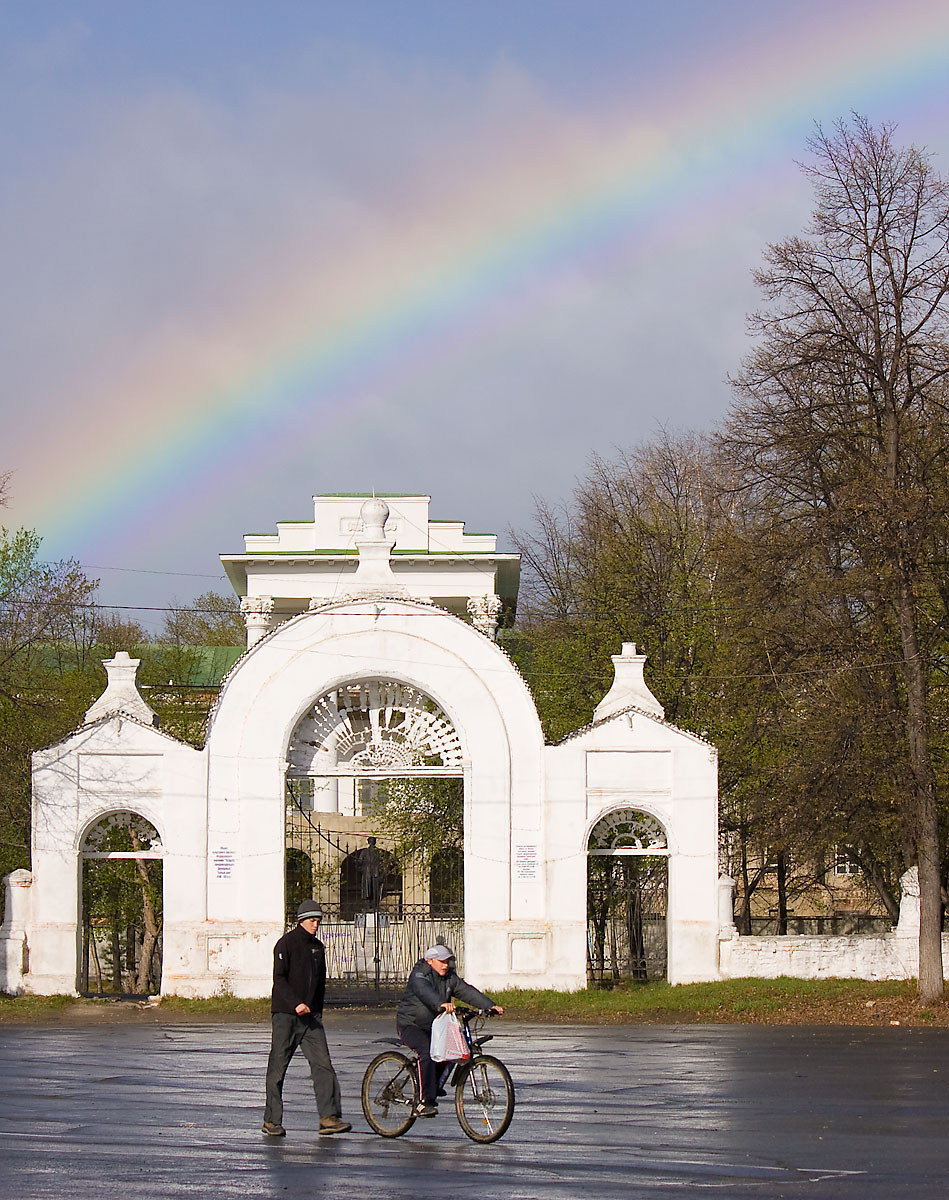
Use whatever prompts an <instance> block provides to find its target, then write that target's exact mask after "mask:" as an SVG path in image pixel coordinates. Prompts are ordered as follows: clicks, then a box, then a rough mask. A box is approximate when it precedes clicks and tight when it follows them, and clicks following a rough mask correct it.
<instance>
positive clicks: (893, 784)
mask: <svg viewBox="0 0 949 1200" xmlns="http://www.w3.org/2000/svg"><path fill="white" fill-rule="evenodd" d="M810 148H811V150H812V152H813V161H812V163H811V164H810V165H808V166H806V167H805V168H804V169H805V172H806V174H807V175H808V176H809V177H810V178H811V180H812V181H813V184H814V191H815V198H816V205H815V209H814V214H813V218H812V222H811V226H810V228H809V229H808V231H807V235H806V236H804V237H792V238H787V239H786V240H784V241H782V242H778V243H776V244H774V245H771V246H769V247H768V249H767V251H766V255H765V258H766V262H767V266H766V268H765V269H763V270H762V271H761V272H759V273H758V276H757V282H758V284H759V286H760V287H761V289H762V291H763V293H764V296H765V299H766V305H767V306H766V307H765V308H764V309H763V310H762V311H761V312H759V313H757V314H755V316H754V317H753V319H752V325H753V329H754V331H755V332H756V333H757V335H758V339H759V341H758V347H757V349H756V350H755V351H754V352H753V353H752V354H751V355H750V356H749V358H748V360H747V361H746V363H745V365H744V368H743V370H742V372H741V374H740V375H739V377H738V378H737V379H736V380H735V390H736V405H735V409H734V411H733V414H732V416H731V418H730V421H729V424H728V428H727V430H726V435H725V437H724V440H723V444H724V446H725V448H726V450H727V452H728V453H729V454H730V455H731V456H732V457H733V458H734V460H735V462H736V465H737V467H738V469H739V470H740V471H741V472H742V475H743V480H744V485H745V487H746V489H748V491H749V492H753V493H754V495H755V504H756V507H757V508H758V509H759V510H766V511H767V512H768V514H769V539H768V545H767V551H768V554H767V557H768V560H769V561H768V562H767V564H766V568H767V573H768V575H769V577H770V579H771V580H772V581H773V587H774V589H775V590H778V589H779V590H780V591H781V593H782V603H781V608H782V610H783V611H784V612H785V613H786V612H787V611H788V610H789V609H790V607H791V606H792V605H793V604H796V605H797V606H798V610H799V619H798V621H797V622H795V623H794V624H793V625H791V626H787V625H786V627H785V629H784V633H783V649H784V662H785V663H794V664H795V665H796V666H798V667H800V666H801V665H802V662H803V661H804V660H806V657H807V655H808V653H815V652H816V653H819V654H821V655H822V656H824V657H825V661H826V656H827V655H829V654H830V653H833V652H836V653H838V654H842V655H843V657H842V659H840V660H839V661H840V662H841V665H843V666H846V667H848V668H850V671H849V675H848V678H849V679H850V680H854V681H857V684H858V690H859V688H860V687H861V686H863V684H864V682H865V681H869V680H870V679H871V674H872V673H876V675H875V682H873V683H872V684H870V683H867V686H868V687H869V690H870V691H871V692H872V693H873V694H874V696H879V695H883V694H884V692H883V691H881V687H880V684H881V682H883V683H885V684H886V688H885V695H886V703H885V704H884V705H883V710H884V711H883V712H882V713H881V724H880V725H879V726H878V727H877V732H883V731H885V732H887V733H888V734H890V736H891V740H890V741H889V742H888V751H889V755H890V757H891V761H892V763H893V767H892V769H890V770H889V771H888V772H887V774H886V776H885V777H884V788H883V791H884V792H885V793H886V794H888V795H889V796H891V797H893V798H894V801H895V803H896V804H897V806H898V813H899V822H900V827H901V835H902V837H903V838H904V840H905V842H906V843H907V844H908V846H909V847H910V853H911V855H912V860H915V861H917V862H918V864H919V875H920V891H921V910H922V911H921V930H920V980H919V986H920V996H921V998H922V999H923V1000H924V1001H927V1002H931V1001H934V1000H936V999H938V998H939V997H941V996H942V993H943V971H942V958H941V936H940V935H941V925H942V911H941V888H940V826H939V807H938V803H937V794H936V771H935V765H934V746H935V744H936V743H937V742H938V741H939V739H940V736H941V734H940V731H939V730H938V729H937V722H936V718H935V714H934V711H933V697H932V690H931V687H932V680H933V678H934V676H935V675H936V674H937V672H939V671H940V670H941V669H942V666H941V664H942V661H943V659H944V654H945V645H946V632H947V600H949V589H947V584H946V578H947V573H946V558H945V548H946V544H947V519H946V518H947V513H949V489H947V465H949V425H947V420H946V415H947V410H946V399H947V390H946V377H947V373H949V308H947V303H946V299H947V291H949V188H947V185H946V184H945V183H944V182H943V181H942V180H941V179H940V178H939V176H938V175H937V174H936V173H935V172H934V170H933V168H932V164H931V162H930V159H929V157H928V156H927V155H926V154H925V153H923V152H922V151H920V150H917V149H915V148H912V147H910V148H908V149H903V148H900V147H899V146H897V144H896V143H895V140H894V134H893V129H892V127H890V126H882V127H880V128H875V127H873V126H871V125H870V124H869V122H868V121H867V120H866V119H864V118H863V117H859V116H857V117H854V118H853V120H852V121H851V122H849V123H845V122H841V123H839V124H838V125H836V126H835V127H834V129H833V130H832V131H831V132H829V133H825V132H824V131H823V130H818V132H817V135H816V136H815V138H814V139H813V140H812V142H811V144H810ZM874 659H875V660H876V663H877V664H880V665H879V666H876V665H874V666H873V671H872V672H871V670H870V667H871V664H872V663H873V660H874ZM861 671H863V672H864V674H861ZM887 672H888V673H889V675H888V678H884V676H885V674H886V673H887ZM846 707H847V708H848V709H849V710H850V711H851V712H852V713H853V712H854V709H855V706H853V705H847V706H846ZM891 714H896V715H897V716H898V727H899V728H898V733H897V729H896V728H895V726H894V724H893V722H892V721H891V720H890V716H891ZM855 715H858V714H856V713H855ZM845 724H846V723H844V725H845ZM872 729H873V725H872V723H869V722H867V721H861V722H860V723H859V728H857V729H856V730H855V734H856V736H857V737H858V738H860V737H862V738H863V744H864V746H866V744H867V740H866V735H867V733H869V732H871V730H872ZM838 736H839V732H838Z"/></svg>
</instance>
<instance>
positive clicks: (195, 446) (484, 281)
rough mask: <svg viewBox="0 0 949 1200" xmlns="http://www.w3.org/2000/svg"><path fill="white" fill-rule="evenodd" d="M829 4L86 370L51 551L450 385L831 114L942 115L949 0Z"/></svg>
mask: <svg viewBox="0 0 949 1200" xmlns="http://www.w3.org/2000/svg"><path fill="white" fill-rule="evenodd" d="M827 7H828V11H827V14H826V17H825V20H824V25H823V27H822V28H821V29H814V28H813V27H810V26H809V27H806V28H797V29H794V28H789V27H787V26H785V27H782V28H781V29H777V28H772V29H771V30H770V33H769V35H768V38H767V39H766V40H765V39H763V40H761V41H760V42H759V43H757V44H745V45H743V46H741V47H740V48H738V49H737V50H736V52H735V55H734V58H733V60H732V61H716V62H714V63H709V64H702V63H697V62H687V63H680V64H678V71H679V74H680V77H681V79H682V80H687V82H685V83H680V84H679V85H678V87H677V89H676V91H675V99H674V100H671V99H669V96H670V95H671V83H670V81H665V85H664V86H663V87H660V86H659V83H658V81H657V82H656V87H655V89H654V92H655V94H656V95H657V96H665V97H666V100H665V101H664V102H662V103H661V104H660V105H659V108H658V110H657V112H656V113H655V114H653V115H650V116H646V115H645V114H643V113H642V112H638V113H637V112H634V111H628V112H624V113H620V114H619V115H616V114H615V113H614V114H612V115H609V116H607V117H604V118H603V119H602V120H599V121H597V122H596V123H595V124H594V122H592V121H588V122H587V123H586V124H585V125H582V126H581V125H571V124H569V123H566V122H565V123H564V125H563V127H562V128H560V129H557V130H551V131H550V132H549V134H548V135H547V137H546V139H545V140H541V141H540V142H532V143H531V144H530V145H525V146H514V147H512V146H505V147H503V148H499V152H498V161H497V163H496V167H495V169H494V170H487V171H486V170H485V169H484V165H483V164H482V165H481V166H480V168H479V172H478V177H477V178H473V179H465V180H464V181H463V182H462V184H461V185H459V187H458V188H457V191H456V194H455V195H454V196H446V195H445V194H444V193H441V194H439V196H438V197H437V198H431V197H425V196H420V197H418V198H417V203H416V205H415V206H414V207H413V208H412V209H411V213H410V215H407V216H404V217H403V218H402V219H401V220H400V221H399V222H398V225H397V226H396V227H393V228H392V229H391V230H387V231H385V232H380V233H379V234H378V236H377V237H375V238H374V239H372V240H371V241H370V242H369V243H367V244H362V245H360V246H359V247H356V248H354V247H352V246H345V247H343V248H341V249H340V250H338V251H337V252H335V254H334V255H331V256H330V257H328V258H327V257H325V256H324V257H323V258H322V259H321V260H320V261H319V265H318V269H315V268H314V267H313V266H312V265H311V264H312V263H313V259H312V257H311V254H310V252H309V248H308V247H301V246H290V247H287V253H286V256H285V258H284V260H283V261H281V262H273V263H271V264H270V266H269V268H268V270H267V272H266V275H265V277H264V278H256V279H254V280H252V281H249V282H248V287H247V289H246V294H245V296H244V297H239V298H234V299H231V300H229V301H228V302H226V303H225V304H224V305H223V306H222V308H221V311H220V312H218V313H216V314H213V315H212V314H210V313H204V314H192V317H193V319H191V320H189V328H188V329H181V328H179V329H171V330H158V331H156V333H155V335H154V337H153V338H151V339H150V340H149V343H148V344H147V345H144V346H141V347H137V348H135V349H134V352H130V353H127V354H126V355H125V356H124V358H122V359H120V360H119V361H118V362H117V363H115V364H110V365H109V369H108V370H103V371H102V372H100V373H99V374H98V375H97V376H96V377H95V378H91V377H90V378H86V379H81V380H79V381H77V383H76V386H75V391H74V394H73V395H72V396H71V397H70V407H71V410H72V412H73V413H74V414H75V415H74V419H73V421H72V422H64V424H63V427H62V428H61V429H60V430H59V431H58V432H56V433H52V434H50V436H49V438H48V439H47V441H46V443H45V444H44V445H43V446H42V449H41V451H40V450H38V451H37V454H36V459H35V462H34V463H32V464H29V466H28V467H25V466H24V465H23V464H19V463H13V464H10V465H12V466H14V467H15V468H17V476H18V478H17V482H16V485H15V486H16V489H17V491H18V492H19V491H21V490H23V488H24V484H25V483H26V480H27V478H28V477H29V478H32V480H33V482H32V485H31V486H30V488H29V490H30V491H32V495H31V496H30V497H29V511H30V522H29V523H30V524H33V525H35V527H36V528H37V529H38V530H39V531H40V532H41V533H42V534H43V535H44V538H45V546H46V549H47V551H48V552H49V553H50V554H51V555H54V556H56V555H59V554H69V555H74V556H77V557H81V558H86V559H88V560H89V561H96V557H101V556H102V555H112V556H121V554H122V553H123V550H124V549H127V547H128V546H129V545H130V544H131V542H132V541H133V540H134V539H135V538H136V537H137V536H139V535H138V533H137V532H136V531H139V530H140V529H141V527H142V522H143V521H146V520H147V519H148V514H149V513H154V512H155V511H158V510H160V511H161V512H162V513H163V517H162V521H163V522H164V525H165V526H166V528H168V529H170V528H171V527H172V525H173V523H174V522H180V521H182V520H185V519H186V518H187V515H188V514H189V512H193V506H194V503H195V496H196V494H197V493H198V492H199V491H201V489H203V490H204V491H205V492H206V493H208V492H210V491H212V490H213V489H215V488H220V487H222V486H223V481H224V480H231V481H233V480H234V478H235V477H240V476H241V475H242V474H245V473H248V472H250V470H251V466H252V465H253V468H254V472H255V473H256V474H266V472H267V471H268V470H269V469H273V467H274V466H275V465H276V464H278V463H279V462H280V460H281V456H282V455H283V454H284V452H285V446H286V444H287V441H288V439H289V440H290V441H291V442H293V443H295V444H299V443H300V442H301V440H305V439H307V438H311V437H313V436H314V432H315V431H318V433H319V437H320V438H321V439H322V440H325V439H327V438H332V437H333V436H334V435H336V434H339V433H340V432H341V431H342V430H343V428H344V427H346V426H349V425H351V424H352V423H353V422H354V420H356V419H358V416H359V414H360V413H366V412H370V411H372V410H373V407H374V406H375V405H377V404H378V403H379V402H380V400H379V398H380V397H384V398H385V402H386V404H388V405H393V404H394V405H398V404H401V403H404V404H411V403H412V402H413V401H412V399H411V397H412V395H413V392H417V390H418V384H419V381H421V380H424V379H426V378H431V377H432V376H442V377H444V378H445V379H446V380H450V378H451V373H452V371H453V370H455V369H458V367H457V364H459V363H463V362H464V361H465V358H466V356H469V355H474V354H481V355H486V354H490V353H491V352H492V351H491V347H492V344H493V341H494V339H497V338H498V337H499V335H501V334H502V333H503V334H504V335H505V336H508V337H509V336H510V332H511V330H515V331H516V330H517V329H518V328H521V329H527V328H529V326H530V323H531V322H532V321H533V320H535V319H536V318H537V315H538V313H540V312H542V310H543V309H544V306H545V305H546V304H547V303H548V297H549V295H550V294H551V291H552V290H553V289H555V288H556V286H557V284H558V282H560V281H564V280H569V278H570V277H571V274H572V273H573V272H576V271H577V270H579V269H582V270H583V271H584V273H585V274H586V275H587V276H588V277H589V276H590V274H591V273H592V277H593V278H595V279H601V280H603V281H604V283H607V282H608V281H609V279H610V277H611V274H612V273H613V272H616V271H617V270H618V269H622V270H624V271H628V270H629V264H630V261H631V260H633V261H636V260H638V261H644V260H646V259H661V258H662V257H663V255H668V254H674V253H676V252H678V251H677V238H678V231H680V230H681V229H682V227H683V225H684V224H688V225H689V227H690V229H691V230H692V231H693V234H695V233H699V234H700V235H702V236H706V237H709V238H712V237H714V236H715V232H716V230H717V229H721V228H724V227H725V226H726V225H727V223H728V221H729V219H730V218H732V217H733V212H734V209H733V207H732V204H731V198H732V197H733V196H734V195H735V194H736V193H741V194H742V195H743V197H745V198H747V197H748V196H749V195H751V196H754V195H757V196H758V197H759V198H760V204H761V205H762V207H763V206H765V205H766V204H767V198H768V195H769V192H770V190H771V188H773V186H774V184H775V181H776V180H778V179H780V178H784V177H786V174H787V172H788V169H789V167H790V159H791V158H792V157H794V156H800V154H801V152H802V147H803V139H804V138H805V137H806V136H807V135H808V134H809V133H810V131H811V128H812V122H813V121H814V119H815V118H818V119H821V120H825V121H832V120H833V119H835V118H836V117H837V116H839V115H845V114H846V113H847V111H848V110H850V109H851V108H855V109H859V110H863V111H867V112H868V115H869V116H870V117H871V119H881V118H885V117H887V116H889V115H890V114H891V112H892V110H893V106H898V107H899V109H900V111H901V112H903V113H904V114H905V113H906V112H907V111H910V112H912V111H913V109H914V106H919V108H920V110H921V111H922V110H923V108H924V106H925V105H926V104H927V103H928V100H929V95H930V92H931V90H932V88H933V87H934V85H935V86H937V87H938V88H940V89H941V88H942V87H943V86H944V80H945V78H946V69H947V65H949V6H946V5H945V4H944V3H942V2H941V0H940V2H938V3H937V2H929V0H924V2H917V3H913V4H909V5H907V6H904V7H902V8H901V9H900V12H899V15H898V16H894V13H893V9H892V6H891V5H890V4H889V3H888V2H886V3H863V4H857V5H850V4H847V5H838V6H836V7H835V6H834V5H833V4H829V5H828V6H827ZM629 108H630V110H633V109H634V108H635V105H633V104H632V103H631V104H630V105H629ZM904 119H905V118H904ZM904 131H906V132H908V133H909V132H911V131H908V130H906V126H905V124H904ZM697 178H701V180H702V190H701V194H698V195H696V193H695V180H696V179H697ZM620 251H622V253H620ZM617 263H620V267H617ZM195 329H198V330H199V331H198V332H193V331H192V330H195ZM77 444H79V445H90V444H91V445H92V446H94V450H93V451H92V452H90V453H89V454H78V455H77V454H76V452H75V447H76V446H77ZM198 481H200V482H198ZM313 482H314V483H316V484H317V485H318V484H319V481H318V480H314V481H313ZM364 483H365V480H362V481H360V480H355V481H354V485H355V486H359V485H361V484H364ZM90 556H91V557H90Z"/></svg>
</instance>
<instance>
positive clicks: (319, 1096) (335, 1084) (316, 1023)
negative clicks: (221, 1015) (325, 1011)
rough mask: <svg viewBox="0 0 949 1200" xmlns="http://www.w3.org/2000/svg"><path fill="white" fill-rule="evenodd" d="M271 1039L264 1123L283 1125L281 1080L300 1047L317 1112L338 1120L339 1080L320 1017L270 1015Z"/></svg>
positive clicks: (339, 1113) (286, 1014)
mask: <svg viewBox="0 0 949 1200" xmlns="http://www.w3.org/2000/svg"><path fill="white" fill-rule="evenodd" d="M270 1021H271V1024H272V1026H273V1037H272V1041H271V1044H270V1058H269V1059H268V1060H267V1103H266V1107H265V1108H264V1120H265V1121H271V1122H273V1124H274V1125H281V1124H282V1123H283V1080H284V1076H285V1075H286V1073H287V1068H288V1067H289V1066H290V1059H291V1058H293V1055H294V1053H295V1051H296V1049H297V1047H298V1046H299V1048H300V1049H301V1050H302V1051H303V1057H304V1058H305V1059H306V1061H307V1062H308V1063H309V1064H310V1075H311V1076H312V1079H313V1091H314V1093H315V1095H316V1109H317V1112H318V1113H319V1114H320V1116H321V1117H338V1116H340V1115H341V1113H342V1105H341V1103H340V1094H339V1080H338V1079H337V1078H336V1072H335V1071H334V1070H333V1064H332V1062H331V1060H330V1052H329V1047H328V1046H327V1045H326V1034H325V1033H324V1032H323V1022H322V1021H321V1020H320V1018H319V1017H314V1016H313V1015H312V1014H308V1015H307V1016H305V1017H298V1016H297V1015H296V1014H295V1013H273V1014H272V1016H271V1018H270Z"/></svg>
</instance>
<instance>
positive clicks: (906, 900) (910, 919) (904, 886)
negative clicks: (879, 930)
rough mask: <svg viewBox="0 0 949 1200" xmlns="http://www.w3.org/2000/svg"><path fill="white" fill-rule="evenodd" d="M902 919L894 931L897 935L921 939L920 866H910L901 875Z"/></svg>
mask: <svg viewBox="0 0 949 1200" xmlns="http://www.w3.org/2000/svg"><path fill="white" fill-rule="evenodd" d="M900 889H901V891H902V896H901V897H900V919H899V921H898V923H897V925H896V928H895V929H894V930H893V932H894V933H895V934H896V936H897V937H905V938H915V939H916V940H917V941H919V868H918V867H910V869H909V870H908V871H904V872H903V874H902V875H901V876H900Z"/></svg>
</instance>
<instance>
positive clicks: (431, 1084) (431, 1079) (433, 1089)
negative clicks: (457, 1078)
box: [399, 1025, 445, 1104]
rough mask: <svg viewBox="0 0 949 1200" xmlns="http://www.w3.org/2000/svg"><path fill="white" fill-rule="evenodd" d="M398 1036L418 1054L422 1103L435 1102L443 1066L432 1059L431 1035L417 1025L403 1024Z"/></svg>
mask: <svg viewBox="0 0 949 1200" xmlns="http://www.w3.org/2000/svg"><path fill="white" fill-rule="evenodd" d="M399 1038H400V1040H401V1041H402V1042H403V1044H404V1045H406V1046H408V1047H410V1048H411V1049H412V1050H414V1051H415V1053H416V1054H417V1055H418V1073H419V1081H418V1082H419V1090H420V1093H421V1100H422V1103H423V1104H435V1103H436V1102H437V1100H438V1080H439V1076H440V1075H441V1073H442V1070H443V1068H444V1066H445V1064H444V1063H437V1062H433V1061H432V1056H431V1054H430V1053H429V1051H430V1050H431V1048H432V1035H431V1032H430V1031H429V1030H427V1029H420V1028H419V1027H418V1025H403V1027H402V1028H401V1029H400V1030H399Z"/></svg>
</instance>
